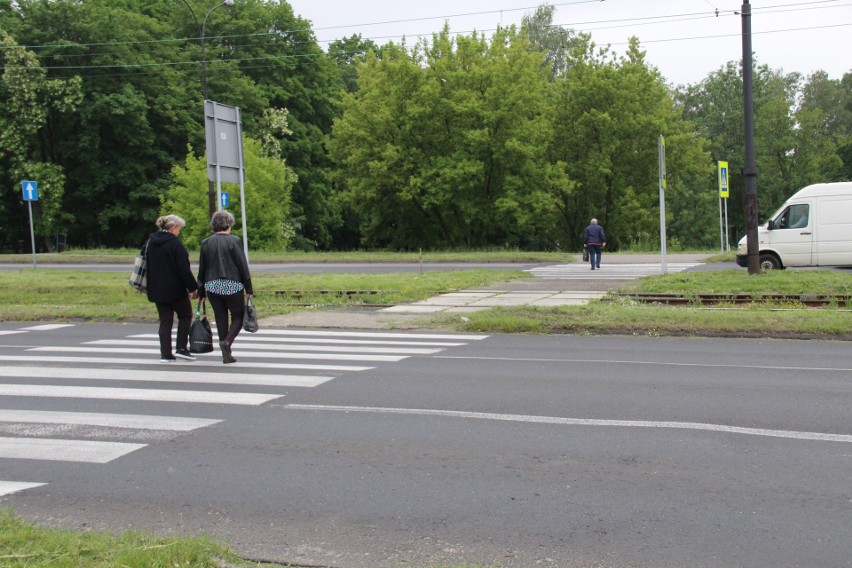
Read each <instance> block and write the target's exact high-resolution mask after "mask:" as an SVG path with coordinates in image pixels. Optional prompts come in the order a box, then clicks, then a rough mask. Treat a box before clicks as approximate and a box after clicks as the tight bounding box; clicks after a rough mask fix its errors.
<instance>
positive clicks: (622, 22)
mask: <svg viewBox="0 0 852 568" xmlns="http://www.w3.org/2000/svg"><path fill="white" fill-rule="evenodd" d="M600 1H601V0H581V1H575V2H567V3H562V4H559V5H571V4H583V3H589V2H600ZM839 1H840V0H816V1H811V2H797V3H795V4H779V5H773V6H765V7H761V8H760V9H762V10H772V11H773V13H778V12H785V11H802V10H815V9H825V8H836V7H845V6H849V5H850V4H840V5H837V3H838V2H839ZM824 4H834V5H833V6H825V5H824ZM813 5H821V6H813ZM525 9H528V8H518V9H516V10H525ZM493 12H494V11H488V12H476V13H470V14H477V15H479V14H483V13H493ZM720 15H726V16H733V15H735V11H733V10H726V11H725V13H724V14H720ZM441 17H451V16H441ZM711 17H717V15H716V14H715V13H712V14H711V13H707V12H692V13H684V14H671V15H665V16H646V17H639V18H618V19H608V20H592V21H588V22H575V23H571V24H558V25H559V26H560V27H568V26H571V27H572V29H574V30H575V31H580V32H585V31H601V30H607V29H617V28H622V27H633V26H642V25H652V24H667V23H674V22H681V21H688V20H693V19H696V20H697V19H705V18H711ZM437 18H438V16H436V17H432V18H428V19H437ZM416 20H418V19H409V20H405V21H416ZM394 22H395V21H394ZM394 22H391V23H394ZM378 23H384V22H375V23H370V24H363V25H373V24H378ZM594 24H615V25H606V26H603V27H598V28H587V29H577V27H576V26H588V25H594ZM847 25H852V24H828V25H825V26H808V27H799V28H786V29H783V30H766V31H761V32H753V34H754V35H757V34H760V33H782V32H796V31H808V30H816V29H830V28H836V27H843V26H847ZM340 27H343V26H340ZM347 27H349V26H347ZM318 29H330V28H318ZM495 29H496V28H495ZM495 29H484V30H469V31H462V32H455V34H456V35H462V34H466V33H474V32H489V31H494V30H495ZM304 31H306V30H304V29H297V30H283V31H279V32H263V33H255V34H242V35H220V36H209V37H208V38H207V39H208V41H211V42H213V41H215V40H232V39H235V38H249V37H261V36H263V37H268V36H270V35H274V34H286V33H296V32H304ZM424 35H425V34H424ZM732 35H734V34H713V35H706V36H689V37H679V38H665V39H645V40H642V42H641V43H643V44H650V43H660V42H670V41H689V40H699V39H713V38H725V37H731V36H732ZM403 37H406V36H405V35H404V34H403V35H400V34H394V35H387V36H373V37H368V38H364V39H369V40H377V39H392V38H403ZM413 37H422V36H413ZM193 41H198V38H169V39H162V40H144V41H138V42H115V43H107V42H99V43H91V44H54V45H42V46H28V47H27V46H24V47H27V48H32V47H40V48H48V47H57V48H65V47H78V48H80V47H89V46H106V45H116V46H118V45H122V46H123V45H144V44H151V43H167V42H185V43H191V42H193ZM332 41H335V40H317V39H315V38H311V39H309V40H305V41H303V42H296V43H295V44H294V43H292V42H290V43H288V46H290V47H298V45H300V44H307V45H310V44H313V43H316V44H320V43H331V42H332ZM624 43H626V42H624ZM622 44H623V43H621V42H616V43H610V45H622ZM253 46H262V44H257V43H247V44H233V45H231V46H230V48H231V49H235V50H238V49H242V48H246V47H253ZM357 53H358V52H357V51H354V52H352V53H350V54H357ZM110 55H112V54H111V53H99V54H91V53H88V54H86V53H84V54H65V55H58V54H51V55H50V57H63V58H64V57H88V58H94V57H108V56H110ZM324 55H326V52H324V51H323V52H319V53H311V54H288V55H269V56H262V57H250V58H231V59H227V60H226V61H230V62H236V63H242V62H246V61H249V62H250V61H259V60H281V59H302V58H311V57H321V56H324ZM216 61H217V60H216V59H212V60H208V63H215V62H216ZM199 63H200V60H196V59H191V60H184V61H171V62H156V63H135V64H133V63H114V64H101V65H94V64H89V65H58V66H46V67H45V68H47V69H65V70H86V69H128V70H132V69H142V68H146V67H167V66H172V67H177V66H182V65H198V64H199ZM243 68H245V69H248V68H257V67H253V66H252V67H245V66H243ZM0 69H3V67H0ZM99 76H103V75H102V74H99Z"/></svg>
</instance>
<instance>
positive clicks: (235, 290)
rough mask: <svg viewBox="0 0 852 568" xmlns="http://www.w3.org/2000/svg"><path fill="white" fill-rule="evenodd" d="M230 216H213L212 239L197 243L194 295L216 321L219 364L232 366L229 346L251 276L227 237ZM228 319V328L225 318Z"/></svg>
mask: <svg viewBox="0 0 852 568" xmlns="http://www.w3.org/2000/svg"><path fill="white" fill-rule="evenodd" d="M233 226H234V216H233V215H231V213H230V212H228V211H225V210H221V211H217V212H216V213H214V214H213V217H212V218H211V219H210V228H211V229H212V230H213V235H211V236H209V237H207V238H206V239H204V240H203V241H201V260H200V261H199V263H198V286H199V290H198V294H199V296H201V297H202V298H204V297H205V296H206V297H207V298H209V299H210V305H211V306H212V307H213V315H214V316H215V317H216V332H217V333H218V334H219V348H220V349H221V350H222V362H223V363H236V362H237V360H236V359H234V357H233V356H232V355H231V345H233V344H234V339H236V338H237V335H238V334H239V333H240V330H241V329H242V328H243V318H244V317H245V312H246V297H249V298H251V297H252V296H253V295H254V291H253V290H252V287H251V274H250V273H249V267H248V260H246V255H245V253H244V252H243V246H242V242H241V241H240V239H238V238H237V237H235V236H234V235H232V234H231V227H233ZM229 315H230V320H231V321H230V324H229V323H228V316H229Z"/></svg>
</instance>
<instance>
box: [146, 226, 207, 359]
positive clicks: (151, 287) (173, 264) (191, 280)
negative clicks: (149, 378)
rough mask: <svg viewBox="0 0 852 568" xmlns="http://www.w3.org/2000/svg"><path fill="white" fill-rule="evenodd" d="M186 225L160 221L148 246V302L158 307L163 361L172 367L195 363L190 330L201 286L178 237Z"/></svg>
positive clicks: (161, 357) (149, 238) (149, 239)
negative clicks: (174, 333) (179, 361)
mask: <svg viewBox="0 0 852 568" xmlns="http://www.w3.org/2000/svg"><path fill="white" fill-rule="evenodd" d="M184 225H186V221H184V220H183V219H182V218H180V217H178V216H177V215H164V216H162V217H160V218H159V219H157V222H156V226H157V229H158V230H157V231H156V232H154V233H151V236H150V237H148V242H147V244H146V245H145V249H144V251H145V252H144V254H145V255H146V256H147V258H148V289H147V293H148V300H149V301H151V302H154V303H155V304H156V306H157V314H158V315H159V317H160V329H159V335H160V361H162V362H163V363H172V362H174V361H176V360H177V359H184V360H186V361H194V360H195V356H194V355H193V354H191V353H190V352H189V349H187V347H188V346H189V327H190V325H191V324H192V303H191V302H190V299H195V297H196V290H198V283H197V282H196V281H195V277H194V276H193V275H192V268H191V267H190V266H189V253H188V252H186V248H185V247H184V246H183V243H181V242H180V239H179V238H178V236H179V235H180V230H181V229H182V228H183V227H184ZM175 314H177V316H178V328H177V337H176V339H175V351H174V353H172V325H173V324H174V316H175Z"/></svg>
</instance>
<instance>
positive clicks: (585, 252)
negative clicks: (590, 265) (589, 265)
mask: <svg viewBox="0 0 852 568" xmlns="http://www.w3.org/2000/svg"><path fill="white" fill-rule="evenodd" d="M583 262H589V249H588V247H583Z"/></svg>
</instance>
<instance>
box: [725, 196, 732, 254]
mask: <svg viewBox="0 0 852 568" xmlns="http://www.w3.org/2000/svg"><path fill="white" fill-rule="evenodd" d="M729 233H730V231H729V230H728V200H727V199H726V200H725V250H726V251H727V252H731V242H730V240H729V239H728V234H729Z"/></svg>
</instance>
